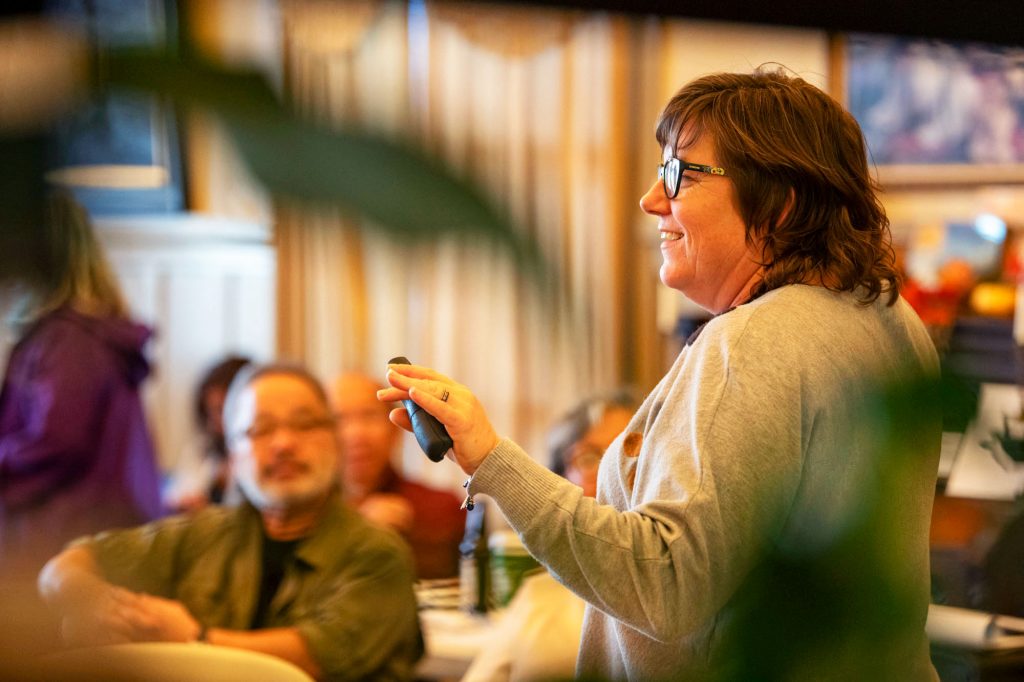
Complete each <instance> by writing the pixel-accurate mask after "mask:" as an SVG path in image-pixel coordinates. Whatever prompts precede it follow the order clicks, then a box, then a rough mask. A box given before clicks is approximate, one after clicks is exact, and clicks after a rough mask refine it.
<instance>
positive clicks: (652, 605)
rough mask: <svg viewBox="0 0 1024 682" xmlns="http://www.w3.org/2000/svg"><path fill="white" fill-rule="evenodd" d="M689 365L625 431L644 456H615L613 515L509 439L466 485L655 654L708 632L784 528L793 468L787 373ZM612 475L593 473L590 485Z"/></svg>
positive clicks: (716, 362) (795, 476)
mask: <svg viewBox="0 0 1024 682" xmlns="http://www.w3.org/2000/svg"><path fill="white" fill-rule="evenodd" d="M719 350H721V349H719ZM734 355H737V354H735V353H734ZM695 360H696V362H694V363H693V365H692V366H693V367H696V370H695V372H694V373H692V374H690V375H689V376H688V377H687V379H686V380H684V381H680V380H678V379H677V380H676V381H675V384H672V382H669V384H668V385H666V386H665V387H664V388H665V393H664V394H663V395H664V402H663V404H662V405H661V406H660V410H659V413H658V415H657V416H656V417H655V418H652V419H651V420H637V419H634V421H633V423H632V424H631V425H630V428H634V427H636V425H637V424H638V422H640V423H639V428H641V429H643V431H642V433H640V434H639V437H640V438H642V439H643V441H644V442H643V445H642V446H641V447H640V449H639V454H638V456H636V457H635V459H633V458H631V457H629V456H626V455H623V454H619V455H618V457H619V458H620V461H621V462H623V463H625V464H628V465H629V466H635V467H636V470H635V471H634V472H633V473H634V474H635V483H634V481H633V480H631V477H630V476H623V477H622V480H621V481H618V480H616V481H613V482H612V483H609V481H605V480H602V482H601V487H602V489H606V487H607V486H608V485H613V486H614V485H621V486H622V488H623V494H624V495H625V499H628V500H629V503H628V504H627V505H625V508H623V509H618V508H616V507H614V506H611V505H606V504H599V503H598V502H597V501H596V500H594V499H591V498H586V497H584V496H583V495H582V490H581V489H579V488H577V487H576V486H574V485H572V484H570V483H568V482H567V481H565V480H564V479H562V478H561V477H559V476H557V475H555V474H553V473H551V472H549V471H548V470H546V469H544V468H543V467H541V466H540V465H539V464H537V463H536V462H534V461H533V460H532V459H531V458H530V457H529V456H528V455H527V454H526V453H525V452H523V450H522V449H520V448H519V447H518V446H517V445H516V444H515V443H513V442H511V441H509V440H503V441H502V442H501V443H499V445H498V446H497V447H496V448H495V449H494V451H492V452H491V453H490V455H489V456H488V457H487V458H486V459H485V460H484V462H483V464H482V465H481V466H480V468H479V469H478V470H477V472H476V474H475V475H474V477H473V484H472V488H473V491H474V492H481V493H486V494H488V495H490V496H491V497H492V498H494V499H495V500H496V501H497V503H498V505H499V506H500V507H501V509H502V511H503V512H504V514H505V515H506V517H507V519H508V521H509V523H510V524H511V525H512V526H513V527H514V528H515V529H516V530H517V531H518V532H519V533H520V534H521V536H522V538H523V541H524V543H525V544H526V546H527V547H528V548H529V549H530V551H531V552H533V553H534V555H535V556H536V557H537V558H538V559H540V560H541V561H542V562H543V563H544V564H545V565H546V566H547V567H548V568H549V570H551V572H552V573H553V574H554V575H555V576H556V577H557V578H558V579H559V580H560V581H561V582H563V583H564V584H565V585H566V586H567V587H569V588H570V589H571V590H573V591H574V592H576V593H577V594H578V595H579V596H580V597H582V598H583V599H585V600H586V601H587V602H589V603H590V604H591V605H593V606H594V607H596V608H598V609H600V610H601V611H602V612H604V613H606V614H608V615H609V616H611V617H613V618H615V619H617V620H619V621H621V622H623V623H625V624H627V625H629V626H631V627H632V628H634V629H636V630H638V631H640V632H642V633H643V634H645V635H646V636H648V637H651V638H653V639H656V640H658V641H662V642H668V641H674V640H678V639H680V638H682V637H685V636H687V635H689V634H691V633H693V632H695V631H696V630H697V629H698V628H700V627H702V626H705V625H707V624H708V623H709V622H710V621H711V619H713V618H714V616H715V614H717V613H718V612H719V611H720V610H721V609H722V607H723V606H724V605H725V604H726V603H727V602H728V601H729V599H730V598H731V597H732V596H733V595H734V594H735V592H736V591H737V589H738V588H739V586H740V584H741V583H742V581H743V580H744V578H746V577H747V576H748V575H749V573H750V571H751V570H752V569H753V567H754V566H755V565H756V564H757V562H758V560H759V559H760V558H761V557H762V556H763V554H764V551H765V549H766V548H767V546H768V544H769V543H770V542H771V537H772V534H773V533H774V532H776V531H777V530H778V529H779V527H780V525H781V524H782V523H783V522H784V520H785V516H786V514H787V511H788V509H789V508H790V506H791V504H792V500H793V498H794V496H795V494H796V489H797V486H798V484H799V480H800V472H801V466H802V455H801V452H802V448H801V440H802V436H801V433H802V425H801V419H802V417H801V414H802V412H801V404H800V400H799V399H798V396H799V395H800V390H801V389H800V386H799V373H798V372H793V371H787V370H786V368H785V367H784V366H782V364H783V363H784V360H782V359H781V358H780V359H776V360H774V361H773V360H771V359H770V358H757V362H751V363H744V362H742V360H737V362H735V363H734V364H729V363H726V362H725V361H724V358H718V357H716V356H714V354H712V356H709V357H699V358H695ZM730 374H731V376H730ZM794 392H795V393H794ZM795 396H797V397H795ZM647 422H649V423H647ZM630 435H632V434H627V438H628V437H629V436H630ZM622 442H623V438H620V439H619V441H617V443H616V444H613V446H612V449H613V450H614V449H615V448H616V447H618V448H620V449H621V447H622ZM606 456H615V455H614V454H609V455H606ZM630 459H633V461H632V462H630V461H629V460H630ZM610 464H613V465H615V464H617V463H616V462H611V463H610ZM618 474H619V470H618V469H617V468H616V467H615V466H611V467H607V466H602V470H601V476H602V478H604V477H605V476H606V475H611V476H613V477H614V476H616V475H618Z"/></svg>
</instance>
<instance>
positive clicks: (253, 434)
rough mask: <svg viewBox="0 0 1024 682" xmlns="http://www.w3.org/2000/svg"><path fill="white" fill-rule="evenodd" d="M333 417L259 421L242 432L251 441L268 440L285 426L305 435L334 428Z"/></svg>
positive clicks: (295, 432) (302, 417)
mask: <svg viewBox="0 0 1024 682" xmlns="http://www.w3.org/2000/svg"><path fill="white" fill-rule="evenodd" d="M333 426H334V418H333V417H315V416H312V415H308V416H298V417H293V418H291V419H288V420H286V421H282V422H278V421H269V420H268V421H258V422H256V423H255V424H253V425H252V426H250V427H249V428H247V429H246V430H245V431H243V432H242V434H243V435H245V437H246V438H248V439H249V440H251V441H266V440H268V439H270V437H271V436H273V435H274V434H275V433H276V432H277V430H278V429H281V428H285V429H288V430H289V431H291V432H292V433H294V434H296V435H299V436H304V435H306V434H308V433H312V432H313V431H318V430H320V429H327V428H332V427H333Z"/></svg>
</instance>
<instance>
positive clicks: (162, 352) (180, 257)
mask: <svg viewBox="0 0 1024 682" xmlns="http://www.w3.org/2000/svg"><path fill="white" fill-rule="evenodd" d="M96 227H97V233H98V234H99V236H100V238H101V240H102V241H103V243H104V246H105V248H106V249H107V254H108V256H109V257H110V260H111V262H112V264H113V266H114V268H115V270H116V271H117V273H118V277H119V278H120V280H121V283H122V286H123V287H124V291H125V295H126V296H127V298H128V300H129V303H130V305H131V307H132V311H133V314H134V315H135V316H136V317H137V318H138V319H139V320H140V321H142V322H145V323H146V324H149V325H151V326H153V327H154V329H155V330H156V336H155V338H154V340H153V343H152V344H151V346H150V349H149V350H150V358H151V359H152V361H153V364H154V370H155V371H154V374H153V376H152V377H151V378H150V380H149V381H148V382H147V384H146V387H145V400H146V408H147V413H148V417H149V422H150V428H151V430H152V432H153V436H154V439H155V440H156V443H157V448H158V452H159V453H160V460H161V464H162V465H163V466H164V467H165V468H166V467H169V466H171V465H172V464H173V462H174V461H175V459H176V457H177V456H178V453H180V452H181V450H182V448H183V447H184V446H185V444H186V443H187V442H188V440H189V439H190V438H191V437H192V436H193V434H194V432H195V424H194V417H193V401H194V395H193V392H194V390H195V386H196V384H197V382H198V380H199V378H200V376H201V374H202V372H203V371H204V370H205V369H206V368H207V367H208V366H210V365H211V364H212V363H214V362H216V361H217V360H219V359H220V358H221V357H223V356H224V355H226V354H228V353H240V354H244V355H249V356H251V357H254V358H255V359H257V360H267V359H271V358H273V356H274V351H275V337H274V320H275V309H274V291H275V276H276V275H275V268H276V266H275V257H274V250H273V248H272V247H271V246H270V245H269V243H268V230H267V228H266V227H265V226H261V225H255V224H251V223H244V222H238V221H228V220H220V219H213V218H209V217H205V216H200V215H190V214H180V215H176V216H159V217H148V216H140V217H136V218H131V217H128V218H117V219H100V220H98V221H97V223H96Z"/></svg>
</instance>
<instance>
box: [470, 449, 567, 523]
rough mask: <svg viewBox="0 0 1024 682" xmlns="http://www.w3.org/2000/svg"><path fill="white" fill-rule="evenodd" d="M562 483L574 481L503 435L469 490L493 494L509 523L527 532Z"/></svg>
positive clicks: (477, 473) (482, 465)
mask: <svg viewBox="0 0 1024 682" xmlns="http://www.w3.org/2000/svg"><path fill="white" fill-rule="evenodd" d="M560 485H571V484H569V483H568V482H567V481H566V480H565V479H563V478H562V477H561V476H559V475H558V474H555V473H552V472H551V471H549V470H548V469H545V468H544V467H542V466H541V465H540V464H538V463H537V462H535V461H534V460H533V459H532V458H531V457H530V456H529V455H528V454H526V452H525V451H523V449H522V448H521V447H519V446H518V445H516V444H515V443H514V442H512V441H511V440H509V439H508V438H502V439H501V441H500V442H499V443H498V444H497V445H496V446H495V447H494V449H493V450H491V452H490V453H489V454H488V455H487V457H486V458H485V459H484V461H483V463H481V464H480V467H479V468H478V469H477V470H476V472H475V473H474V474H473V482H472V483H471V484H470V486H469V492H470V493H471V494H474V495H475V494H477V493H482V494H484V495H488V496H490V497H491V499H493V500H494V501H495V502H497V503H498V506H499V507H501V511H502V513H503V514H504V515H505V518H506V519H507V520H508V522H509V524H510V525H511V526H512V527H513V528H514V529H516V530H517V531H524V530H526V528H527V527H529V525H530V523H531V522H533V521H534V520H535V519H536V518H537V517H538V515H539V513H540V511H541V510H542V509H543V508H544V506H545V505H546V504H548V502H549V501H550V500H551V498H552V495H553V493H554V491H555V490H556V489H557V488H558V486H560Z"/></svg>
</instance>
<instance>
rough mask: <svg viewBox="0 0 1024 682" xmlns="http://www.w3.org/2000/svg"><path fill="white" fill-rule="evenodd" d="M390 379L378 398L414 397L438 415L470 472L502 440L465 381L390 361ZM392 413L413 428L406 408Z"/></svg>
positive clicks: (396, 420)
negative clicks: (392, 363)
mask: <svg viewBox="0 0 1024 682" xmlns="http://www.w3.org/2000/svg"><path fill="white" fill-rule="evenodd" d="M387 381H388V384H390V386H389V387H388V388H383V389H381V390H379V391H378V392H377V399H378V400H381V401H397V400H412V401H413V402H415V403H416V404H417V405H419V406H420V407H422V408H423V409H424V411H426V412H427V413H429V414H431V415H433V416H434V417H436V418H437V419H438V421H440V422H441V423H442V424H443V425H444V427H445V428H446V429H447V430H448V434H449V435H450V436H451V437H452V441H453V443H454V448H453V449H452V452H453V454H454V457H455V460H456V462H457V463H458V464H459V466H461V467H462V469H463V470H464V471H466V472H467V473H473V471H475V470H476V468H477V467H478V466H479V464H480V462H481V461H483V459H484V458H485V457H486V456H487V454H488V453H489V452H490V451H491V450H492V449H493V448H494V446H495V445H496V444H497V443H498V440H499V439H498V436H497V434H496V433H495V431H494V427H493V426H491V423H490V420H489V419H488V418H487V413H486V412H485V411H484V408H483V405H481V404H480V401H479V400H478V399H477V398H476V396H475V395H473V393H472V391H470V390H469V389H468V388H467V387H465V386H463V385H462V384H460V383H458V382H456V381H452V380H451V379H449V378H448V377H446V376H445V375H443V374H441V373H440V372H436V371H434V370H432V369H430V368H428V367H423V366H420V365H388V372H387ZM389 417H390V419H391V421H392V422H393V423H394V424H396V425H397V426H400V427H401V428H403V429H406V430H407V431H411V430H412V426H411V424H410V422H409V416H408V414H406V411H405V410H404V409H396V410H392V411H391V413H390V415H389Z"/></svg>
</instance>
